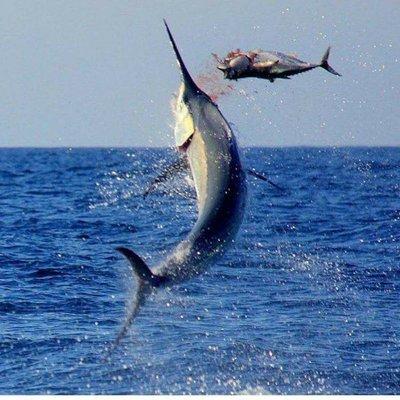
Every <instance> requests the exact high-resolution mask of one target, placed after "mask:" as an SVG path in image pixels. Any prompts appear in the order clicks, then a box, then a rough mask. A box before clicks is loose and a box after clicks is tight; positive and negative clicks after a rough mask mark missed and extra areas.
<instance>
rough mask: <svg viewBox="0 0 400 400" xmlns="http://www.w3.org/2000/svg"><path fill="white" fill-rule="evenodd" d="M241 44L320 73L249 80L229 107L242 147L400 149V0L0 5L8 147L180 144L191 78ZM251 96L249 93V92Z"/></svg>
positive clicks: (2, 119)
mask: <svg viewBox="0 0 400 400" xmlns="http://www.w3.org/2000/svg"><path fill="white" fill-rule="evenodd" d="M162 18H166V19H167V21H168V22H169V25H170V27H171V30H172V32H173V34H174V36H175V39H176V41H177V43H178V46H179V48H180V50H181V53H182V56H183V58H184V60H185V61H186V64H187V66H188V68H189V70H190V71H191V72H192V74H193V75H194V76H195V75H196V74H198V73H201V72H202V71H203V70H204V69H205V68H206V66H207V62H208V60H209V59H210V53H211V52H216V53H219V54H220V55H224V54H225V53H226V52H227V51H229V50H231V49H233V48H238V47H240V48H242V49H246V50H247V49H252V48H263V49H265V50H279V51H283V52H295V53H296V54H297V55H298V56H299V58H301V59H303V60H306V61H313V62H318V61H319V60H320V58H321V57H322V55H323V53H324V51H325V50H326V48H327V46H328V45H331V46H332V51H331V57H330V63H331V65H332V66H333V67H334V68H335V69H336V70H337V71H338V72H340V73H342V74H343V77H342V78H340V77H336V76H333V75H331V74H329V73H327V72H326V71H324V70H322V69H317V70H314V71H310V72H308V73H306V74H303V75H299V76H296V77H294V78H292V80H287V81H284V80H278V81H276V82H275V83H273V84H271V83H269V82H268V81H263V80H254V79H248V80H241V81H238V82H236V83H234V85H235V88H236V91H235V92H233V93H232V94H230V95H229V96H225V97H222V98H220V99H219V101H218V104H219V106H220V109H221V111H222V112H223V114H224V115H225V117H226V118H227V120H228V121H230V122H232V123H233V125H234V127H235V129H236V131H237V135H238V138H239V142H240V144H241V145H244V146H251V145H267V146H286V145H288V146H291V145H311V146H320V145H397V146H398V145H400V130H399V127H400V110H399V105H400V91H399V88H400V84H399V81H400V62H399V59H400V40H399V37H400V24H399V21H400V2H399V1H395V0H394V1H382V0H380V1H336V0H335V1H309V0H307V1H287V2H286V1H267V0H258V1H256V0H252V1H249V0H243V1H241V0H229V1H221V0H219V1H210V0H201V1H193V0H190V1H189V0H187V1H171V0H168V1H167V0H165V1H144V0H142V1H132V0H130V1H122V0H119V1H110V0H107V1H101V0H95V1H94V0H93V1H83V0H78V1H73V0H68V1H66V0H65V1H57V0H48V1H34V0H31V1H27V0H21V1H17V0H12V1H5V0H1V1H0V19H1V21H0V52H1V62H0V110H1V111H0V112H1V115H0V146H128V147H134V146H168V145H171V144H172V143H173V140H172V136H171V124H172V123H173V120H172V114H171V110H170V99H171V95H172V94H173V93H174V92H175V91H176V89H177V88H178V85H179V81H180V76H179V74H178V69H177V66H176V63H175V59H174V55H173V52H172V49H171V46H170V44H169V42H168V39H167V35H166V33H165V29H164V26H163V23H162ZM244 93H245V94H247V95H245V94H244Z"/></svg>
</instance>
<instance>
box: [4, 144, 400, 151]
mask: <svg viewBox="0 0 400 400" xmlns="http://www.w3.org/2000/svg"><path fill="white" fill-rule="evenodd" d="M241 148H242V149H252V148H263V149H290V148H315V149H340V148H371V149H372V148H400V144H397V145H396V144H394V145H391V144H389V145H386V144H382V145H379V144H378V145H369V144H356V145H354V144H344V145H304V144H300V145H275V146H273V145H250V146H241ZM7 149H9V150H12V149H32V150H34V149H38V150H45V149H48V150H51V149H67V150H69V149H71V150H72V149H149V150H150V149H160V150H161V149H171V150H172V149H175V146H119V145H117V146H108V145H107V146H104V145H94V146H0V150H7Z"/></svg>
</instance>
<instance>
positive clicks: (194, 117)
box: [112, 20, 247, 348]
mask: <svg viewBox="0 0 400 400" xmlns="http://www.w3.org/2000/svg"><path fill="white" fill-rule="evenodd" d="M164 23H165V26H166V28H167V33H168V36H169V39H170V41H171V44H172V47H173V49H174V52H175V55H176V58H177V61H178V65H179V67H180V70H181V75H182V84H181V86H180V90H179V95H178V98H177V103H176V126H175V141H176V146H177V147H178V148H179V149H180V150H181V151H183V152H185V155H186V158H187V160H188V162H189V167H190V171H191V174H192V177H193V180H194V185H195V188H196V196H197V208H198V217H197V221H196V223H195V225H194V226H193V229H192V230H191V231H190V233H189V234H188V236H187V237H186V238H185V239H184V240H183V241H182V242H180V243H179V244H178V245H177V246H176V248H175V249H174V251H173V252H172V253H171V255H170V256H169V257H167V259H166V260H165V261H164V262H163V263H161V264H160V265H158V266H156V267H154V268H152V269H150V268H149V267H148V266H147V265H146V263H145V262H144V261H143V260H142V259H141V258H140V257H139V256H138V255H137V254H136V253H134V252H133V251H132V250H130V249H127V248H126V247H118V248H117V250H118V251H119V252H120V253H122V254H123V255H124V256H125V257H126V258H127V259H128V260H129V262H130V264H131V266H132V270H133V274H134V275H135V277H136V280H137V291H136V298H135V300H134V303H133V306H132V308H131V310H130V311H129V313H128V315H127V318H126V321H125V324H124V326H123V328H122V330H121V332H120V333H119V335H118V337H117V339H116V341H115V342H114V345H113V346H112V348H114V347H115V346H116V345H117V344H118V343H119V342H120V341H121V339H122V338H123V337H124V336H125V334H126V333H127V331H128V329H129V326H130V324H131V323H132V321H133V319H134V317H135V316H136V315H137V313H138V312H139V309H140V307H141V305H143V303H144V301H145V299H146V298H147V296H148V295H149V293H150V292H151V291H152V290H154V288H157V287H161V286H170V285H173V284H175V283H177V282H182V281H185V280H187V279H190V278H192V277H194V276H197V275H200V274H201V273H203V272H204V271H205V270H206V269H207V267H208V266H209V265H210V262H211V261H212V260H213V259H214V258H215V257H216V256H220V255H221V254H222V253H223V252H224V251H225V249H226V247H227V246H228V245H229V244H232V242H233V241H234V238H235V235H236V233H237V231H238V229H239V227H240V225H241V223H242V219H243V214H244V210H245V203H246V193H247V188H246V174H245V172H244V170H243V168H242V163H241V161H240V156H239V151H238V146H237V143H236V139H235V136H234V134H233V132H232V129H231V128H230V126H229V124H228V122H227V121H226V119H225V118H224V116H223V115H222V114H221V112H220V111H219V109H218V107H217V105H216V104H215V103H214V102H213V101H212V100H211V99H210V97H209V96H208V95H207V94H206V93H204V92H203V91H202V90H200V89H199V87H198V86H197V85H196V83H195V82H194V81H193V79H192V77H191V76H190V74H189V72H188V70H187V68H186V66H185V64H184V62H183V60H182V57H181V55H180V53H179V51H178V48H177V46H176V44H175V41H174V38H173V37H172V34H171V32H170V30H169V28H168V25H167V23H166V21H165V20H164Z"/></svg>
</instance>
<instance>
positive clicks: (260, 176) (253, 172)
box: [247, 169, 285, 192]
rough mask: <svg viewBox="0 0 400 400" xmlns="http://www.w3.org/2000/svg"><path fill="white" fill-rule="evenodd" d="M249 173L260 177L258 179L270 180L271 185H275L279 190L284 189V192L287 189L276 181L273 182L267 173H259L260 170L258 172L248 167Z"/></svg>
mask: <svg viewBox="0 0 400 400" xmlns="http://www.w3.org/2000/svg"><path fill="white" fill-rule="evenodd" d="M247 173H248V174H249V175H252V176H254V177H256V178H258V179H261V180H262V181H265V182H268V183H269V184H270V185H271V186H273V187H274V188H276V189H279V190H281V191H283V192H284V191H285V189H284V188H283V187H281V186H279V185H277V184H276V183H274V182H272V181H271V180H270V179H268V178H267V177H266V176H265V175H263V174H260V173H258V172H256V171H254V170H253V169H248V170H247Z"/></svg>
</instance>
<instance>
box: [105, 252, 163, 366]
mask: <svg viewBox="0 0 400 400" xmlns="http://www.w3.org/2000/svg"><path fill="white" fill-rule="evenodd" d="M116 250H117V251H118V252H120V253H121V254H123V255H124V256H125V257H126V258H127V259H128V261H129V262H130V264H131V266H132V270H133V274H134V276H135V278H136V281H137V289H136V293H135V297H134V298H133V301H132V302H131V303H130V305H129V308H128V311H127V315H126V319H125V323H124V326H123V327H122V329H121V331H120V332H119V334H118V336H117V338H116V339H115V340H114V342H113V343H112V344H111V345H110V347H109V348H108V349H107V352H106V356H105V357H104V359H105V360H106V359H108V357H109V355H110V354H111V352H112V351H113V350H115V348H116V347H117V346H118V345H119V344H120V342H121V340H122V339H123V338H124V337H125V335H126V334H127V333H128V330H129V328H130V326H131V325H132V322H133V320H134V319H135V317H136V316H137V315H138V313H139V310H140V309H141V307H142V306H143V304H144V303H145V301H146V299H147V297H148V295H149V294H150V292H151V290H152V288H153V287H157V286H159V285H160V284H161V283H162V282H163V281H164V279H163V278H162V277H159V276H157V275H154V274H153V273H152V272H151V270H150V268H149V267H148V266H147V264H146V263H145V262H144V261H143V260H142V259H141V258H140V257H139V256H138V255H137V254H136V253H134V252H133V251H132V250H129V249H127V248H126V247H117V248H116Z"/></svg>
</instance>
